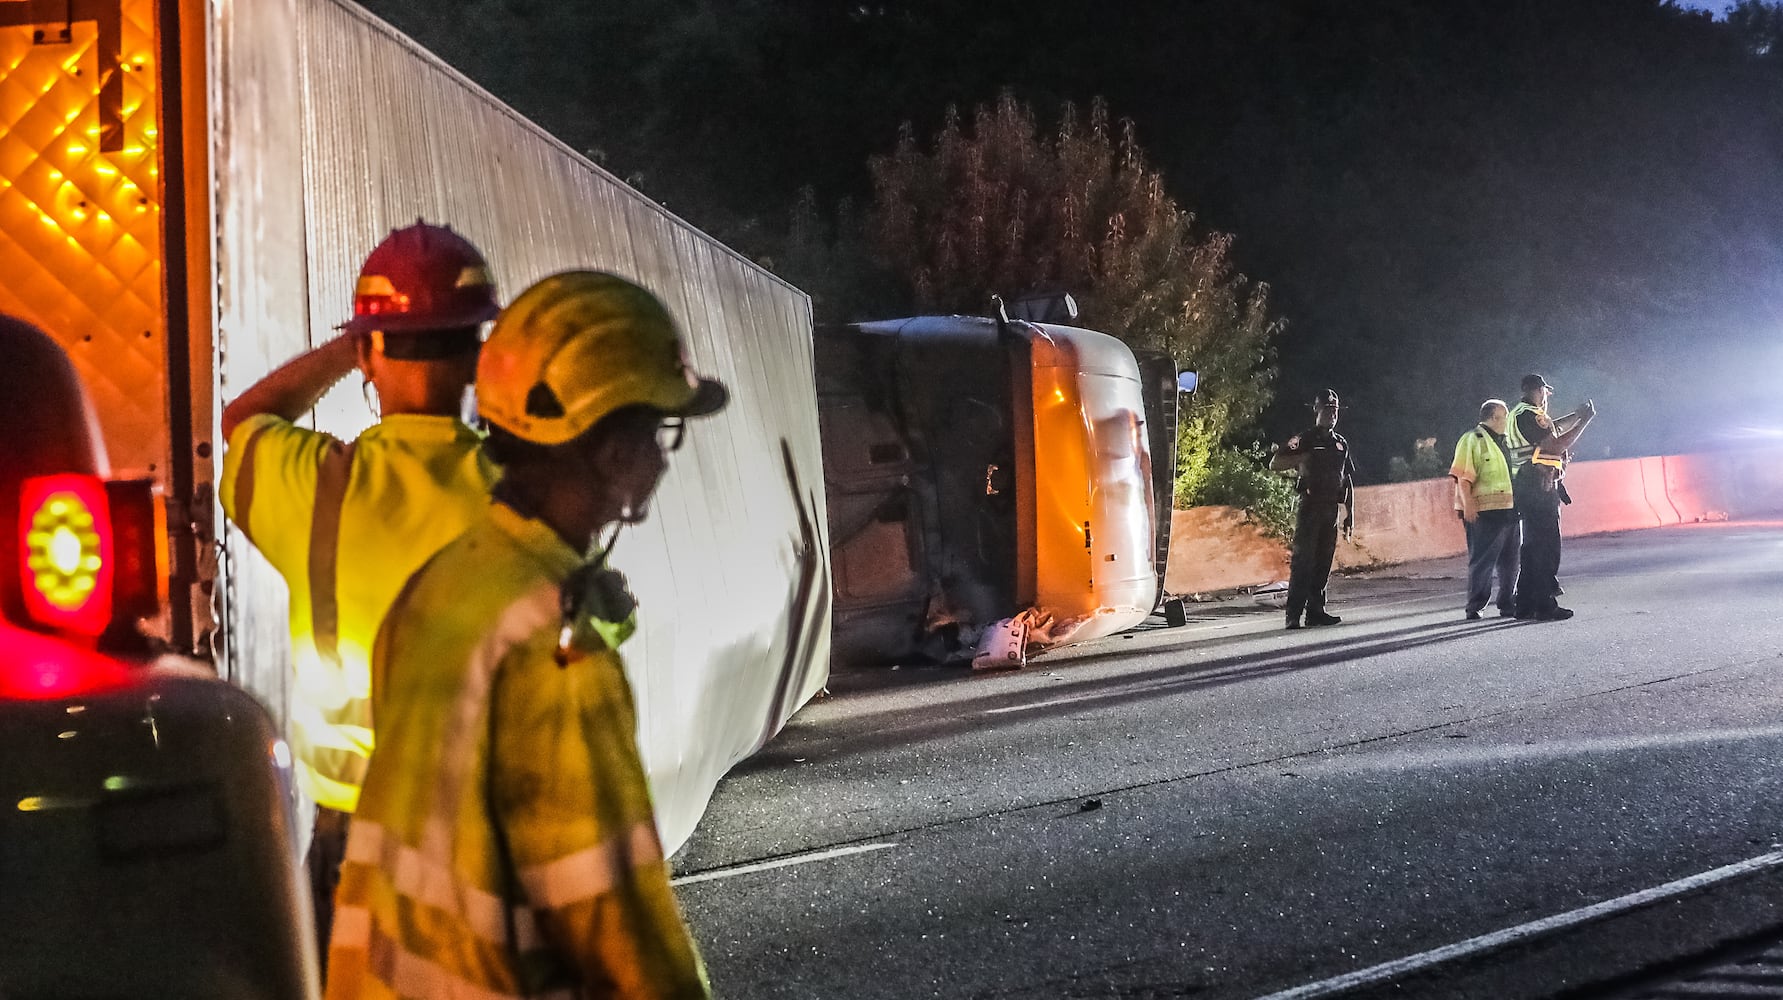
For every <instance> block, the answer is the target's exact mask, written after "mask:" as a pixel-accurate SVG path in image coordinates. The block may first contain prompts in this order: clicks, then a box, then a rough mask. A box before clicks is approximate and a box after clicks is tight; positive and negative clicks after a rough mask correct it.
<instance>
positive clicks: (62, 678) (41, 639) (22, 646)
mask: <svg viewBox="0 0 1783 1000" xmlns="http://www.w3.org/2000/svg"><path fill="white" fill-rule="evenodd" d="M130 676H131V668H130V665H129V664H128V663H126V662H124V661H122V660H117V659H114V658H112V657H109V656H105V655H103V654H100V653H95V652H91V651H88V650H85V649H81V648H80V647H78V646H73V645H70V644H69V643H66V642H62V641H60V640H57V639H53V638H51V637H49V636H46V635H38V634H37V633H35V632H27V631H25V630H24V629H22V628H15V627H13V626H11V625H8V624H6V623H4V622H0V702H4V701H8V700H21V701H51V700H55V699H59V698H73V697H77V696H79V695H84V694H92V693H95V692H98V691H103V690H106V689H109V688H112V687H115V686H117V685H119V684H122V683H124V682H125V681H127V680H129V679H130Z"/></svg>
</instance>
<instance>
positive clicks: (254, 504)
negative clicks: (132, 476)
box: [218, 414, 495, 812]
mask: <svg viewBox="0 0 1783 1000" xmlns="http://www.w3.org/2000/svg"><path fill="white" fill-rule="evenodd" d="M494 481H495V467H494V466H493V465H492V464H491V463H490V462H489V461H488V459H486V458H484V457H483V453H482V448H481V439H480V438H479V437H478V436H477V433H476V432H475V431H473V430H471V429H470V428H469V427H466V426H465V425H464V424H463V423H461V422H459V421H457V420H455V419H453V418H451V417H433V416H422V415H418V414H392V415H390V416H388V417H385V418H384V419H383V421H382V422H380V423H379V424H377V425H376V426H374V427H372V428H370V429H368V430H366V431H365V433H363V434H361V435H359V437H358V438H357V439H355V440H354V441H353V442H352V443H351V444H349V443H346V442H343V441H341V440H339V439H338V438H335V437H333V436H332V435H329V434H323V433H319V432H317V431H312V430H308V429H306V428H303V427H298V426H297V425H295V424H293V423H291V422H290V421H288V420H284V419H281V418H279V417H276V416H273V415H270V414H261V415H258V416H254V417H250V418H248V419H247V420H244V421H242V423H241V425H240V426H238V427H237V428H236V429H235V432H234V434H232V435H231V436H230V439H229V442H228V448H227V449H226V450H225V451H224V453H223V474H222V477H221V479H220V481H219V483H218V495H219V499H220V500H221V501H222V503H223V512H224V513H226V514H228V515H229V518H230V520H232V521H234V522H235V525H236V527H237V528H239V529H240V530H241V532H242V534H244V535H246V536H247V538H248V540H249V541H250V542H253V543H254V546H255V547H256V548H258V549H259V550H260V552H261V553H262V554H263V555H265V556H266V559H267V561H268V562H270V563H272V565H273V568H274V569H276V570H278V571H279V575H281V576H283V577H284V578H285V584H286V586H287V587H288V588H289V590H290V594H291V600H290V608H289V615H290V629H291V658H292V663H293V683H292V686H291V709H290V710H291V733H290V741H291V750H292V754H293V756H294V758H295V763H296V772H297V778H298V783H299V785H300V786H301V787H302V788H303V790H304V792H305V793H306V794H308V795H309V796H310V797H311V798H312V799H314V800H315V801H316V803H317V804H319V805H323V806H327V807H328V808H330V809H338V810H340V811H342V812H352V811H353V809H354V806H355V804H356V803H357V801H358V798H359V785H360V782H361V781H362V780H363V778H364V774H365V763H366V759H367V758H368V757H369V756H370V754H371V750H372V746H373V743H374V742H375V738H374V735H373V732H372V718H371V701H370V696H371V646H372V642H373V641H374V640H375V639H376V638H377V633H378V626H379V624H381V623H382V621H383V619H384V614H385V612H386V611H388V610H389V608H390V602H391V601H393V600H395V599H396V594H397V592H398V591H399V590H401V589H402V585H403V582H404V581H406V580H407V579H408V578H409V574H411V573H413V572H414V571H415V570H416V569H418V568H420V566H421V564H422V563H424V562H426V561H427V559H428V557H430V556H432V555H433V554H434V553H435V552H437V551H439V550H440V548H441V547H442V546H444V545H445V544H446V543H447V542H449V541H451V540H452V539H453V538H454V537H456V536H457V535H458V534H459V533H461V532H462V531H464V529H465V528H466V527H467V526H468V525H469V524H471V522H472V521H473V520H475V519H476V518H477V517H478V516H479V515H480V514H481V513H482V511H483V510H484V509H486V508H487V507H488V505H489V499H488V497H489V488H490V486H491V484H492V483H493V482H494Z"/></svg>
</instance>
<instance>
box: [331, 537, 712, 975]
mask: <svg viewBox="0 0 1783 1000" xmlns="http://www.w3.org/2000/svg"><path fill="white" fill-rule="evenodd" d="M581 561H582V557H581V556H580V554H578V553H577V552H575V551H573V550H572V549H571V548H570V547H569V546H568V545H566V544H564V542H563V541H562V540H560V539H559V538H558V536H557V535H556V534H555V533H554V532H553V531H552V530H551V529H550V528H549V527H548V526H546V525H545V524H544V523H543V522H540V521H537V520H533V519H529V518H525V517H523V516H521V515H520V514H518V513H515V512H514V510H513V509H512V508H509V507H507V506H506V505H504V504H500V503H497V504H494V505H492V506H491V507H490V508H489V511H488V514H487V515H486V516H485V517H484V518H483V519H482V520H480V521H479V522H478V523H477V524H476V525H475V526H473V527H472V528H471V529H470V530H469V531H468V532H466V533H465V534H464V535H462V536H461V537H459V538H458V539H457V540H456V541H454V542H452V543H451V544H450V545H448V546H446V548H445V549H444V550H442V551H441V552H440V553H439V554H438V555H437V556H435V557H434V558H433V559H432V560H431V561H429V562H428V564H427V565H426V566H425V567H424V568H423V569H422V570H421V571H420V572H419V573H417V574H416V575H415V577H414V579H413V580H411V581H410V583H409V586H408V587H407V588H405V589H404V591H403V593H402V595H401V596H400V597H398V598H397V601H396V605H395V606H394V607H393V608H392V609H391V611H390V615H389V618H388V619H387V621H386V622H385V626H384V630H383V632H382V633H381V634H380V636H379V638H378V644H377V649H376V651H375V652H374V654H373V664H374V666H373V669H374V671H375V673H376V680H375V683H374V684H373V687H372V691H373V699H374V701H375V703H376V712H377V720H378V752H377V754H376V756H374V757H373V758H372V762H371V770H370V772H369V773H368V774H367V775H366V780H365V793H364V794H363V795H362V796H360V799H359V811H358V813H357V814H355V815H354V817H353V824H352V827H351V829H350V831H349V833H348V840H347V854H346V862H345V864H344V865H343V866H342V868H341V881H340V890H339V892H338V893H337V894H336V897H335V912H334V935H333V940H332V943H331V946H330V948H329V957H328V997H329V1000H348V998H353V1000H410V998H422V997H480V998H491V1000H496V998H504V997H521V996H526V997H532V998H546V997H553V998H555V997H563V998H566V1000H567V998H571V997H592V996H602V997H626V998H674V1000H682V998H686V1000H703V998H705V997H706V996H707V995H708V989H707V985H706V976H705V970H704V968H703V966H702V964H701V962H700V959H699V954H698V951H697V949H696V948H695V946H694V943H693V940H692V938H691V937H690V936H689V934H688V931H687V927H686V925H685V924H684V923H683V921H682V919H681V915H680V911H679V909H678V908H677V906H676V904H675V898H674V893H673V890H672V889H671V888H670V885H669V867H668V862H667V861H665V860H664V858H663V852H662V844H661V841H660V840H659V839H658V837H657V832H656V824H655V817H654V812H653V810H652V807H651V802H650V791H649V788H648V785H647V780H646V778H645V774H644V766H643V762H642V760H641V759H640V757H639V754H638V746H637V719H636V714H635V709H634V707H633V704H632V695H631V688H630V686H629V685H628V683H627V682H626V678H625V668H624V664H623V663H622V662H621V661H620V658H619V654H618V653H617V652H616V651H614V650H612V649H611V648H609V647H608V646H607V645H606V643H605V642H604V641H603V640H602V639H601V638H600V633H599V631H598V630H597V629H596V627H595V626H594V623H593V622H592V621H591V620H583V621H578V622H572V623H571V627H570V629H569V631H568V634H567V637H566V635H565V632H564V619H563V604H562V601H561V597H560V594H561V585H562V584H563V582H564V580H565V579H566V578H568V577H569V575H570V573H571V572H572V571H573V570H574V569H576V567H577V566H578V565H580V564H581Z"/></svg>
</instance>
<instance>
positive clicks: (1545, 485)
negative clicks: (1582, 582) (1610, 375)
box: [1507, 374, 1597, 622]
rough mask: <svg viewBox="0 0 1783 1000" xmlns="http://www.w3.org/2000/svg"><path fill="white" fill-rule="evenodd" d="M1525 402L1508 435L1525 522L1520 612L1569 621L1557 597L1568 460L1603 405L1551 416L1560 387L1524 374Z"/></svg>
mask: <svg viewBox="0 0 1783 1000" xmlns="http://www.w3.org/2000/svg"><path fill="white" fill-rule="evenodd" d="M1522 389H1523V401H1522V402H1520V403H1518V404H1517V405H1516V407H1515V408H1513V409H1512V410H1511V423H1510V426H1509V428H1507V429H1508V431H1509V433H1508V434H1507V438H1508V439H1509V442H1510V443H1511V445H1512V446H1513V447H1514V448H1515V452H1514V453H1515V455H1516V462H1517V469H1516V471H1515V472H1514V473H1513V474H1512V476H1511V488H1512V491H1513V492H1514V494H1515V496H1516V503H1517V516H1518V517H1519V518H1520V519H1521V520H1522V521H1523V552H1522V558H1521V566H1520V567H1519V570H1518V574H1517V602H1516V615H1517V617H1518V618H1523V619H1530V618H1533V619H1535V620H1536V621H1545V622H1549V621H1565V620H1566V619H1568V618H1571V617H1572V616H1573V613H1572V610H1571V609H1570V608H1563V607H1561V606H1560V603H1559V602H1558V601H1556V600H1555V599H1554V598H1555V596H1556V595H1557V594H1559V593H1560V579H1559V574H1560V507H1561V505H1562V504H1566V503H1571V502H1572V498H1571V497H1569V496H1567V495H1566V484H1565V483H1564V482H1563V481H1562V479H1563V477H1564V476H1565V474H1566V459H1567V456H1568V454H1569V453H1570V451H1571V449H1572V447H1573V445H1574V444H1576V443H1578V440H1579V435H1581V434H1583V433H1584V432H1585V425H1587V424H1589V423H1590V422H1591V420H1592V418H1593V417H1595V416H1597V407H1596V406H1595V405H1594V404H1593V403H1592V402H1591V400H1586V401H1585V405H1583V406H1581V407H1579V408H1578V409H1577V410H1575V411H1574V412H1572V413H1569V414H1567V415H1566V416H1563V417H1557V418H1550V417H1549V416H1548V410H1547V407H1548V400H1549V398H1550V397H1551V396H1552V395H1553V392H1554V387H1553V386H1552V385H1549V384H1548V380H1547V379H1545V378H1543V377H1542V376H1540V375H1535V374H1531V375H1525V376H1523V385H1522Z"/></svg>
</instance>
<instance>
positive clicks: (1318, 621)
mask: <svg viewBox="0 0 1783 1000" xmlns="http://www.w3.org/2000/svg"><path fill="white" fill-rule="evenodd" d="M1340 621H1343V619H1342V618H1339V617H1337V616H1336V615H1328V614H1326V613H1325V612H1323V611H1308V612H1307V613H1306V624H1307V625H1309V626H1310V625H1336V624H1337V623H1338V622H1340Z"/></svg>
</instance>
